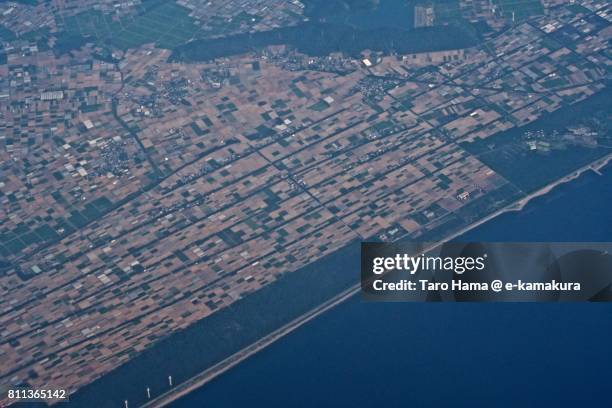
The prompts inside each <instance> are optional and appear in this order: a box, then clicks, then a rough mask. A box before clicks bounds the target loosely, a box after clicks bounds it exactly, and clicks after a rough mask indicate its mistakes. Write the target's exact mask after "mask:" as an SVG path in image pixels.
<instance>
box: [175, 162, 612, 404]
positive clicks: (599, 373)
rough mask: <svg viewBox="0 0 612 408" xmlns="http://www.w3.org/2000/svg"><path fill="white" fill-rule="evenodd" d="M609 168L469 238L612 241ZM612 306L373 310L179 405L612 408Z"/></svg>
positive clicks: (342, 316) (297, 334)
mask: <svg viewBox="0 0 612 408" xmlns="http://www.w3.org/2000/svg"><path fill="white" fill-rule="evenodd" d="M611 202H612V169H609V168H608V169H607V170H606V171H605V172H604V175H603V176H596V175H595V174H593V173H589V174H586V175H583V176H582V177H581V178H579V179H578V180H576V181H573V182H572V183H569V184H567V185H563V186H560V187H558V188H557V189H555V190H554V191H553V192H552V193H551V194H549V195H547V196H545V197H541V198H539V199H536V200H534V201H533V202H532V203H530V204H529V205H528V206H527V207H526V208H525V209H524V210H523V211H521V212H519V213H509V214H505V215H503V216H501V217H498V218H497V219H494V220H492V221H490V222H488V223H487V224H484V225H482V226H480V227H479V228H477V229H475V230H473V231H471V232H469V233H468V234H466V235H465V236H464V237H462V238H461V240H463V241H465V240H489V241H525V240H530V241H610V240H611V239H612V211H610V203H611ZM611 339H612V305H610V304H586V303H585V304H545V303H526V304H510V303H497V304H495V303H493V304H484V303H473V304H459V303H453V304H451V303H448V304H439V303H426V304H423V303H365V302H362V301H361V300H360V299H359V297H355V298H353V299H351V300H349V301H347V302H345V303H344V304H341V305H339V306H338V307H336V308H334V309H332V310H331V311H329V312H327V313H325V314H323V315H322V316H320V317H318V318H317V319H315V320H314V321H312V322H310V323H308V324H306V325H304V326H302V327H301V328H299V329H297V330H296V331H294V332H293V333H291V334H290V335H288V336H286V337H284V338H283V339H281V340H280V341H278V342H277V343H275V344H273V345H272V346H270V347H268V348H267V349H265V350H263V351H261V352H260V353H258V354H256V355H254V356H253V357H251V358H249V359H248V360H246V361H245V362H243V363H241V364H240V365H238V366H237V367H235V368H233V369H232V370H230V371H228V372H227V373H225V374H223V375H221V376H220V377H218V378H217V379H215V380H214V381H212V382H210V383H209V384H207V385H205V386H203V387H202V388H200V389H198V390H196V391H194V392H192V393H191V394H189V395H187V396H186V397H184V398H182V399H180V400H179V401H177V402H176V403H175V404H174V405H173V406H175V407H215V408H224V407H294V408H297V407H552V406H555V407H583V406H594V407H595V406H597V407H603V406H612V394H611V393H610V378H612V341H611Z"/></svg>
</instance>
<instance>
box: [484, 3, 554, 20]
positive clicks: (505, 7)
mask: <svg viewBox="0 0 612 408" xmlns="http://www.w3.org/2000/svg"><path fill="white" fill-rule="evenodd" d="M493 3H494V4H496V5H497V7H498V12H499V13H501V15H502V16H503V17H505V18H508V19H511V18H512V12H514V20H515V21H521V20H525V19H527V18H529V17H531V16H537V15H541V14H544V7H543V6H542V3H541V2H540V0H493Z"/></svg>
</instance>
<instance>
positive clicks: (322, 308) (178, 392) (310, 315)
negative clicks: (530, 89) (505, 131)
mask: <svg viewBox="0 0 612 408" xmlns="http://www.w3.org/2000/svg"><path fill="white" fill-rule="evenodd" d="M610 162H612V153H609V154H607V155H605V156H603V157H600V158H599V159H597V160H595V161H593V162H591V163H589V164H587V165H585V166H583V167H580V168H578V169H576V170H573V171H572V172H571V173H569V174H567V175H565V176H564V177H562V178H560V179H558V180H556V181H554V182H552V183H550V184H547V185H545V186H544V187H542V188H540V189H538V190H536V191H534V192H532V193H529V194H528V195H526V196H525V197H522V198H520V199H519V200H517V201H515V202H513V203H510V204H508V205H507V206H505V207H503V208H500V209H499V210H497V211H494V212H492V213H491V214H489V215H487V216H485V217H483V218H481V219H479V220H478V221H476V222H474V223H472V224H469V225H467V226H465V227H463V228H461V229H459V230H458V231H456V232H454V233H452V234H449V235H448V236H447V237H446V238H445V240H444V241H440V242H438V243H435V244H434V245H433V246H432V247H435V246H437V245H439V244H440V243H442V242H446V241H448V240H451V239H454V238H457V237H458V236H461V235H463V234H465V233H466V232H468V231H470V230H472V229H474V228H476V227H478V226H480V225H482V224H484V223H486V222H488V221H491V220H492V219H494V218H497V217H498V216H500V215H502V214H505V213H510V212H518V211H521V210H523V209H524V208H525V206H526V205H527V204H528V203H529V202H531V201H532V200H533V199H535V198H538V197H542V196H544V195H546V194H548V193H550V192H551V191H552V190H554V189H555V188H556V187H558V186H560V185H563V184H566V183H569V182H571V181H573V180H576V179H578V178H579V177H580V176H582V175H583V174H584V173H586V172H588V171H593V172H594V173H595V174H597V175H601V172H600V170H601V169H603V168H604V167H606V166H607V165H608V164H609V163H610ZM429 249H431V248H429ZM360 288H361V284H360V283H357V284H356V285H354V286H351V287H349V288H348V289H346V290H344V291H343V292H341V293H339V294H338V295H336V296H334V297H332V298H331V299H329V300H327V301H325V302H324V303H322V304H321V305H319V306H317V307H315V308H314V309H312V310H310V311H308V312H307V313H305V314H303V315H301V316H298V317H297V318H296V319H294V320H292V321H291V322H289V323H287V324H286V325H284V326H282V327H280V328H278V329H277V330H274V331H273V332H271V333H269V334H267V335H265V336H264V337H262V338H261V339H259V340H258V341H256V342H255V343H253V344H251V345H249V346H247V347H245V348H244V349H242V350H240V351H238V352H236V353H234V354H233V355H231V356H229V357H227V358H226V359H224V360H222V361H220V362H219V363H217V364H215V365H213V366H211V367H209V368H207V369H206V370H204V371H202V372H201V373H200V374H198V375H196V376H195V377H192V378H191V379H189V380H187V381H185V382H183V383H181V384H178V385H177V386H175V387H174V388H172V389H171V390H169V391H166V392H165V393H163V394H161V395H159V396H157V397H155V398H153V399H151V400H150V401H148V402H147V403H145V404H143V405H141V407H143V408H156V407H164V406H167V405H168V404H170V403H172V402H174V401H176V400H178V399H179V398H181V397H183V396H185V395H187V394H189V393H191V392H192V391H195V390H196V389H198V388H200V387H202V386H204V385H205V384H207V383H208V382H210V381H212V380H213V379H215V378H216V377H218V376H219V375H221V374H223V373H224V372H226V371H228V370H229V369H231V368H232V367H234V366H236V365H238V364H239V363H241V362H242V361H244V360H246V359H247V358H249V357H250V356H252V355H254V354H255V353H257V352H259V351H261V350H263V349H264V348H266V347H268V346H269V345H271V344H273V343H274V342H276V341H277V340H279V339H281V338H282V337H284V336H285V335H287V334H290V333H291V332H293V331H294V330H296V329H297V328H299V327H301V326H302V325H304V324H306V323H308V322H309V321H311V320H313V319H314V318H316V317H318V316H319V315H321V314H323V313H324V312H326V311H328V310H330V309H332V308H333V307H335V306H337V305H339V304H340V303H343V302H344V301H345V300H347V299H349V298H351V297H353V296H355V295H356V294H357V293H358V292H359V291H360Z"/></svg>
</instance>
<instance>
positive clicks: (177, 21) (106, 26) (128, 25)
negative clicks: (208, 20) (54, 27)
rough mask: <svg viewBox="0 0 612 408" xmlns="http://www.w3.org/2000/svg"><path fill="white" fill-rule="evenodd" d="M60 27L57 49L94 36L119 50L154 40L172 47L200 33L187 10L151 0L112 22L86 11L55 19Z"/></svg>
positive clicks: (158, 44) (172, 4)
mask: <svg viewBox="0 0 612 408" xmlns="http://www.w3.org/2000/svg"><path fill="white" fill-rule="evenodd" d="M57 22H58V25H59V26H60V27H62V28H63V33H62V34H61V35H60V36H59V39H60V45H59V48H60V51H62V48H65V50H69V49H70V48H71V46H78V41H77V40H76V39H78V38H91V37H93V38H94V39H96V40H97V41H98V42H100V43H101V44H108V45H113V46H115V47H117V48H120V49H127V48H133V47H138V46H140V45H142V44H146V43H152V42H154V43H155V44H156V45H157V46H158V47H161V48H168V49H171V48H174V47H176V46H177V45H180V44H183V43H185V42H187V41H189V40H190V39H192V38H193V37H195V35H196V34H197V33H198V32H199V30H200V29H199V27H198V26H197V25H196V24H195V22H194V19H192V18H191V17H189V10H188V9H186V8H185V7H182V6H179V5H178V4H176V3H175V2H173V1H167V0H151V1H148V2H145V3H144V5H143V6H142V7H141V8H140V10H139V11H138V13H137V14H136V15H134V16H131V17H129V18H128V17H126V18H123V19H121V20H119V21H114V20H113V19H112V18H111V17H110V16H108V15H105V14H103V13H101V12H100V11H87V12H84V13H80V14H77V15H75V16H69V17H63V18H58V21H57Z"/></svg>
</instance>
